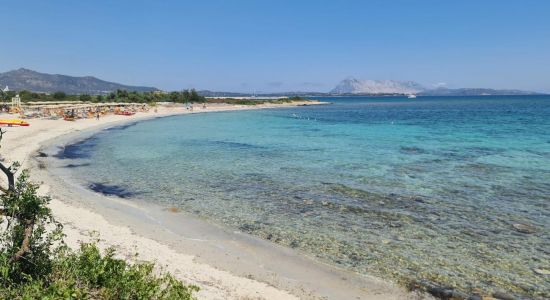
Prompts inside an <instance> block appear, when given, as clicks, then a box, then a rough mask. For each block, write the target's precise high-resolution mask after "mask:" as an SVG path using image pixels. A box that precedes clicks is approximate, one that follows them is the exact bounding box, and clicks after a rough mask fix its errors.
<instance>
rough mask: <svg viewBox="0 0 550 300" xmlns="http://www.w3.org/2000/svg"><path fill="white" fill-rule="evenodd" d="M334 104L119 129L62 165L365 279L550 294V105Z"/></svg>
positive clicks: (460, 100) (498, 100)
mask: <svg viewBox="0 0 550 300" xmlns="http://www.w3.org/2000/svg"><path fill="white" fill-rule="evenodd" d="M322 100H324V101H331V102H333V104H332V105H326V106H308V107H296V108H285V109H270V110H260V111H257V110H256V111H241V112H223V113H210V114H195V115H186V116H176V117H168V118H162V119H157V120H151V121H145V122H139V123H135V124H131V126H125V127H123V128H112V129H110V130H104V131H102V132H100V133H99V134H97V135H95V136H94V137H93V138H92V139H89V140H86V141H84V142H81V143H79V144H76V145H73V146H72V147H69V148H67V151H66V153H67V157H65V158H63V157H62V158H63V159H65V160H66V161H67V166H68V167H69V168H70V169H71V172H72V174H73V175H74V177H75V178H76V179H77V180H80V181H81V182H82V183H83V184H86V185H89V186H90V187H91V188H93V189H94V190H96V191H107V193H108V194H119V195H121V196H123V197H126V198H129V199H131V198H132V197H138V198H140V199H145V200H147V201H151V202H154V203H157V204H160V205H165V206H167V207H168V206H177V207H180V208H181V209H183V210H185V211H188V212H191V213H194V214H197V215H199V216H202V217H205V218H208V219H210V220H212V221H213V222H218V223H221V224H224V225H226V226H230V227H233V228H236V229H239V230H242V231H245V232H248V233H250V234H253V235H257V236H259V237H262V238H265V239H268V240H271V241H273V242H276V243H280V244H283V245H287V246H290V247H294V248H298V249H301V250H302V251H305V252H306V253H310V254H313V255H315V256H317V257H318V258H320V259H322V260H324V261H327V262H329V263H333V264H336V265H339V266H343V267H346V268H350V269H352V270H355V271H357V272H359V273H369V274H376V275H379V276H382V277H386V278H391V279H394V280H396V281H399V282H405V283H408V282H411V281H412V280H418V279H422V280H428V281H431V282H436V283H439V284H443V285H450V286H454V287H458V288H460V289H462V290H464V291H471V290H472V289H475V288H480V289H483V290H505V291H508V292H510V293H514V294H517V295H529V296H531V297H550V294H549V292H548V291H549V290H550V283H549V281H548V277H545V276H543V275H539V274H537V272H535V271H534V270H535V269H549V268H550V266H549V261H550V209H549V206H550V96H525V97H520V96H514V97H496V96H485V97H442V98H437V97H419V98H417V99H415V100H410V99H405V98H396V97H383V98H373V97H368V98H358V97H354V98H324V99H322ZM98 187H99V188H98ZM109 191H110V192H109ZM514 224H516V226H517V224H526V225H527V226H528V227H529V228H530V229H532V230H533V231H534V232H533V233H524V232H520V231H518V230H517V229H516V228H514Z"/></svg>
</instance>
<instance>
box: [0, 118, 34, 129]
mask: <svg viewBox="0 0 550 300" xmlns="http://www.w3.org/2000/svg"><path fill="white" fill-rule="evenodd" d="M0 125H7V126H9V127H11V126H29V125H31V124H29V123H27V122H25V121H23V120H19V119H5V120H0Z"/></svg>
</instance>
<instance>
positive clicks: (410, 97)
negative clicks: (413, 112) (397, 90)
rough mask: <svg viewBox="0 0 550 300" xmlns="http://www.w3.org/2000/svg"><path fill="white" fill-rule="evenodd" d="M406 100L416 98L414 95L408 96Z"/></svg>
mask: <svg viewBox="0 0 550 300" xmlns="http://www.w3.org/2000/svg"><path fill="white" fill-rule="evenodd" d="M407 98H409V99H414V98H416V95H415V94H410V95H407Z"/></svg>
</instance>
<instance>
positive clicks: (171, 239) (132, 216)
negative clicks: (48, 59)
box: [3, 103, 418, 299]
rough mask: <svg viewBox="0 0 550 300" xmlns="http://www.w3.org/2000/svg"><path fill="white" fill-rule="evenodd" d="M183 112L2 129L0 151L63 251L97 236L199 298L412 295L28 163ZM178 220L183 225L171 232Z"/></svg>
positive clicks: (124, 255)
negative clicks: (56, 229)
mask: <svg viewBox="0 0 550 300" xmlns="http://www.w3.org/2000/svg"><path fill="white" fill-rule="evenodd" d="M318 104H321V103H318ZM298 105H302V104H297V103H294V104H291V105H259V106H255V107H242V106H232V105H231V106H227V105H223V106H221V107H216V108H214V109H207V110H204V111H203V110H196V111H195V112H193V113H203V112H214V111H230V110H242V109H262V108H284V107H293V106H298ZM186 113H191V112H189V111H185V110H184V109H179V110H178V109H177V108H173V109H172V110H171V111H166V112H161V113H157V114H155V113H140V114H139V115H136V117H135V118H127V117H115V116H109V117H105V118H104V119H103V120H100V121H95V120H82V121H77V122H74V123H72V124H67V122H65V123H63V122H64V121H52V120H40V121H43V122H40V123H44V124H38V125H39V126H36V127H39V128H38V135H39V136H40V137H39V138H38V139H37V138H36V135H34V134H33V135H24V134H15V135H13V134H12V132H15V130H10V131H9V134H7V135H5V141H4V143H3V146H4V148H3V150H4V151H3V152H7V153H10V152H11V153H10V154H12V153H13V154H15V155H13V156H14V157H12V155H9V158H10V160H19V161H20V162H21V163H22V165H23V168H29V169H31V179H33V180H34V181H42V182H44V185H43V188H42V192H44V193H48V194H50V195H51V196H52V198H53V200H52V203H51V207H52V210H53V212H54V215H55V216H56V217H57V219H58V220H59V221H61V222H62V223H64V225H65V231H66V234H67V238H66V240H67V244H69V246H71V247H74V246H76V245H78V242H79V241H89V240H95V239H97V238H98V235H97V234H96V233H94V232H95V231H97V232H99V239H100V246H102V247H108V246H112V245H117V250H118V253H119V255H121V256H123V257H126V258H131V257H133V254H134V253H136V252H138V253H139V259H144V260H150V261H155V262H156V263H157V264H158V265H159V266H162V267H164V269H165V270H166V271H169V272H170V273H172V274H173V275H175V276H176V277H177V278H179V279H181V280H183V281H184V282H186V283H191V284H196V285H199V286H200V287H201V291H200V292H199V293H198V294H197V296H198V297H199V299H228V298H229V299H243V298H245V299H248V298H265V299H295V298H297V297H299V298H305V299H319V298H325V297H326V298H329V299H347V298H359V299H405V298H416V297H417V296H418V295H416V294H413V293H408V292H406V291H405V290H404V289H402V288H399V287H397V286H395V285H393V284H391V283H387V282H385V281H383V280H381V279H378V278H374V277H369V276H361V275H358V274H355V273H352V272H348V271H345V270H341V269H338V268H336V267H332V266H328V265H325V264H323V263H320V262H318V261H315V260H314V259H312V258H309V257H307V256H305V255H304V254H303V253H298V252H297V251H294V250H292V249H290V248H285V247H283V246H279V245H276V244H273V243H271V242H268V241H264V240H261V239H258V238H255V237H252V236H249V235H246V234H243V233H239V232H235V231H231V230H230V229H227V228H222V227H220V226H217V225H215V224H212V223H210V222H208V221H205V220H202V219H199V218H197V217H195V216H192V215H190V214H187V213H180V212H178V213H170V212H167V211H165V210H164V209H163V208H161V207H158V206H155V205H152V204H147V203H138V204H136V203H135V201H127V200H125V199H120V198H117V197H108V196H103V195H100V194H98V193H95V192H92V191H90V190H87V189H86V188H84V187H82V186H78V185H76V184H72V185H71V183H68V182H67V181H65V180H64V179H63V176H62V174H61V176H60V174H55V172H52V171H51V170H49V169H50V167H49V166H48V163H46V164H45V165H41V162H40V161H39V160H37V159H35V157H36V155H35V154H36V153H37V151H43V149H45V148H46V149H47V148H51V147H56V146H57V145H60V144H66V143H68V142H69V141H75V140H78V139H79V138H80V139H82V137H83V136H85V135H88V136H89V135H92V134H93V133H94V132H97V131H99V130H102V129H104V128H107V127H113V126H122V125H124V124H128V123H132V122H138V121H143V120H147V119H152V118H158V117H167V116H173V115H180V114H186ZM37 121H38V120H37ZM51 122H58V124H54V123H51ZM59 122H62V123H59ZM33 123H34V121H33ZM61 124H66V125H64V126H63V125H61ZM33 125H34V124H33ZM55 125H58V127H57V128H56V127H55ZM60 127H65V128H60ZM31 128H32V127H31ZM56 129H57V130H56ZM24 130H25V129H23V130H18V131H17V132H18V133H20V132H24ZM31 130H32V129H31ZM16 140H17V142H18V143H15V141H16ZM37 140H38V141H37ZM33 142H34V143H33ZM14 144H15V145H14ZM19 145H25V147H26V150H25V151H20V152H17V153H15V150H19V148H18V146H19ZM6 149H8V150H7V151H6ZM10 149H11V151H10ZM21 156H23V159H21ZM18 157H19V158H18ZM47 160H48V159H47V158H46V161H47ZM54 169H55V168H54ZM76 199H78V200H76ZM137 202H140V201H137ZM182 221H184V222H185V223H184V224H185V226H183V230H181V231H179V232H178V228H179V227H182V226H181V225H182Z"/></svg>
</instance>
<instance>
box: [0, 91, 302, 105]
mask: <svg viewBox="0 0 550 300" xmlns="http://www.w3.org/2000/svg"><path fill="white" fill-rule="evenodd" d="M16 94H19V96H20V98H21V101H22V102H23V103H26V102H56V101H57V102H58V101H83V102H93V103H112V102H115V103H149V104H151V103H156V102H173V103H227V104H235V105H258V104H266V103H271V104H284V103H291V102H293V101H303V100H306V99H305V98H303V97H299V96H293V97H288V98H286V97H281V98H269V99H266V98H261V97H258V98H249V97H247V98H245V97H243V98H206V97H204V96H202V95H200V94H199V93H198V92H197V91H196V90H195V89H189V90H182V91H173V92H158V91H156V92H137V91H127V90H116V91H114V92H110V93H108V94H104V95H90V94H75V95H69V94H67V93H65V92H62V91H59V92H55V93H52V94H49V93H36V92H30V91H26V90H23V91H19V92H17V93H16V92H14V91H8V92H4V91H2V90H0V100H2V101H9V100H11V98H12V97H15V95H16Z"/></svg>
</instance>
